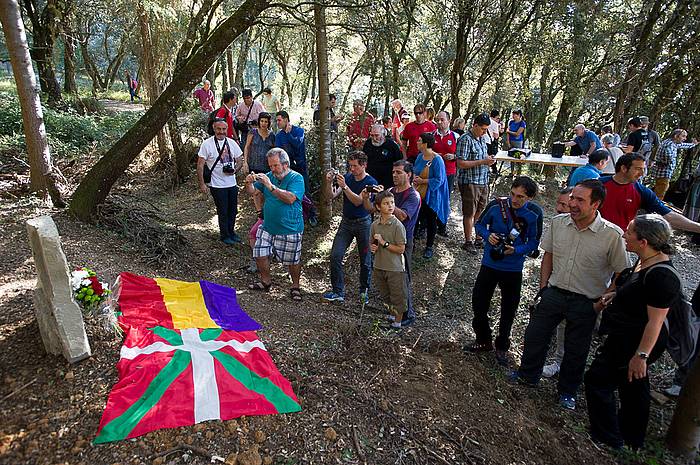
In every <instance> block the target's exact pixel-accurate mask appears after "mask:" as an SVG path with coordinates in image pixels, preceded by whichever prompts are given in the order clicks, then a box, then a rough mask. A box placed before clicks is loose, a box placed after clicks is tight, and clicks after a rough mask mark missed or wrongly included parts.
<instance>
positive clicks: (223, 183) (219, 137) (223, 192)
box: [197, 118, 243, 245]
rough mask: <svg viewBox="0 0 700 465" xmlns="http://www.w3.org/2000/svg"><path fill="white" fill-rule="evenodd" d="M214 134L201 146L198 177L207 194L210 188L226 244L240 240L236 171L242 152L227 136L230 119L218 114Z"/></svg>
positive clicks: (241, 162)
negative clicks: (237, 226) (238, 232)
mask: <svg viewBox="0 0 700 465" xmlns="http://www.w3.org/2000/svg"><path fill="white" fill-rule="evenodd" d="M212 126H213V128H214V135H213V136H212V137H210V138H208V139H206V140H205V141H204V142H203V143H202V146H201V148H200V149H199V158H198V159H197V179H198V180H199V190H200V191H201V192H202V193H203V194H204V195H207V194H208V193H209V192H211V196H212V197H213V198H214V204H215V205H216V215H217V217H218V219H219V236H220V239H221V241H222V242H223V243H224V244H228V245H231V244H235V243H238V242H241V239H240V237H238V235H237V234H236V232H235V231H234V228H235V227H236V215H237V214H238V184H237V183H236V172H237V171H238V170H239V169H241V167H242V166H243V158H242V155H243V152H242V151H241V148H240V147H239V146H238V144H237V143H236V142H235V141H234V140H233V139H231V138H230V137H226V133H227V131H228V123H226V120H225V119H223V118H216V119H215V120H214V123H213V125H212Z"/></svg>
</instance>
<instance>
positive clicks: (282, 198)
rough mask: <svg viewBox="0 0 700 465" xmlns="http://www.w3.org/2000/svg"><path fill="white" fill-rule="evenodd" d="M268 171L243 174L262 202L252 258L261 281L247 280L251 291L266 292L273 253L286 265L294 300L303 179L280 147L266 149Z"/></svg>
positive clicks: (299, 297)
mask: <svg viewBox="0 0 700 465" xmlns="http://www.w3.org/2000/svg"><path fill="white" fill-rule="evenodd" d="M266 156H267V164H268V166H269V167H270V171H269V172H268V173H266V174H262V173H251V174H249V175H248V176H247V177H246V186H245V187H246V192H248V193H249V194H253V195H255V196H257V199H258V201H260V200H262V202H263V223H262V224H261V225H260V227H259V228H258V230H257V232H256V233H255V245H254V246H253V258H255V262H256V264H257V268H258V271H259V272H260V281H258V282H255V283H253V284H250V285H249V286H248V289H250V290H252V291H262V292H267V291H269V290H270V287H271V286H272V276H271V275H270V257H272V256H274V257H277V259H278V260H279V261H280V262H282V264H283V265H285V266H287V267H288V269H289V276H290V278H292V287H291V288H290V289H289V295H290V297H291V298H292V300H294V301H295V302H299V301H301V300H302V294H301V287H300V284H299V280H300V278H301V241H302V237H303V235H304V215H303V214H302V206H301V199H302V198H303V197H304V179H303V178H302V177H301V175H300V174H299V173H295V172H294V171H292V170H290V169H289V155H287V152H285V151H284V150H282V149H279V148H274V149H270V150H269V151H268V152H267V155H266Z"/></svg>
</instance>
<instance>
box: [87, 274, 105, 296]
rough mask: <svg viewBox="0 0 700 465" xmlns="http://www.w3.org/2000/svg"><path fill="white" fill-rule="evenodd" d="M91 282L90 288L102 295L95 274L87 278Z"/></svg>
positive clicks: (100, 285)
mask: <svg viewBox="0 0 700 465" xmlns="http://www.w3.org/2000/svg"><path fill="white" fill-rule="evenodd" d="M88 279H89V280H90V281H91V282H92V290H93V291H94V292H95V294H97V295H102V284H100V282H99V281H98V280H97V277H96V276H90V277H89V278H88Z"/></svg>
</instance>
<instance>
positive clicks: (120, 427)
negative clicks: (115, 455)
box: [93, 328, 191, 444]
mask: <svg viewBox="0 0 700 465" xmlns="http://www.w3.org/2000/svg"><path fill="white" fill-rule="evenodd" d="M163 329H165V328H163ZM190 361H191V357H190V353H189V352H185V351H182V350H176V351H175V354H174V355H173V358H172V359H170V362H168V364H167V365H165V367H163V369H162V370H160V372H159V373H158V375H157V376H156V377H155V378H153V381H151V384H149V385H148V387H147V388H146V392H144V393H143V395H142V396H141V397H140V398H139V400H137V401H136V402H135V403H134V404H133V405H132V406H131V407H129V408H128V409H126V411H125V412H124V413H122V414H121V415H119V416H118V417H117V418H115V419H113V420H112V421H110V422H109V423H107V424H106V425H105V427H104V428H102V431H100V435H99V436H98V437H97V438H95V440H94V441H93V442H94V443H95V444H101V443H104V442H111V441H119V440H121V439H124V438H126V437H127V436H128V435H129V433H130V432H131V430H133V429H134V428H135V427H136V425H138V424H139V422H140V421H141V420H142V419H143V417H144V416H146V414H147V413H148V412H149V411H150V410H151V409H152V408H153V407H154V406H155V405H156V404H157V403H158V401H160V398H161V397H162V396H163V393H164V392H165V390H166V389H168V387H170V384H171V383H172V382H173V381H175V379H176V378H177V377H178V376H180V375H181V374H182V372H183V371H185V369H186V368H187V367H188V366H189V365H190Z"/></svg>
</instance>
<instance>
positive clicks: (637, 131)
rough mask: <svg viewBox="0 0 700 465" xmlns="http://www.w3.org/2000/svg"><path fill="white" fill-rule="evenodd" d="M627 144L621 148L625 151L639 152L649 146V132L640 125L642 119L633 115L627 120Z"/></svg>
mask: <svg viewBox="0 0 700 465" xmlns="http://www.w3.org/2000/svg"><path fill="white" fill-rule="evenodd" d="M627 131H628V132H629V136H627V146H626V147H623V148H622V151H623V152H625V153H632V152H639V153H643V152H644V151H645V149H646V148H647V147H651V145H650V143H649V133H648V132H647V130H646V129H644V128H643V127H642V120H641V119H640V118H639V117H638V116H635V117H634V118H630V119H629V120H628V121H627ZM650 151H651V150H649V152H650Z"/></svg>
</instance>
